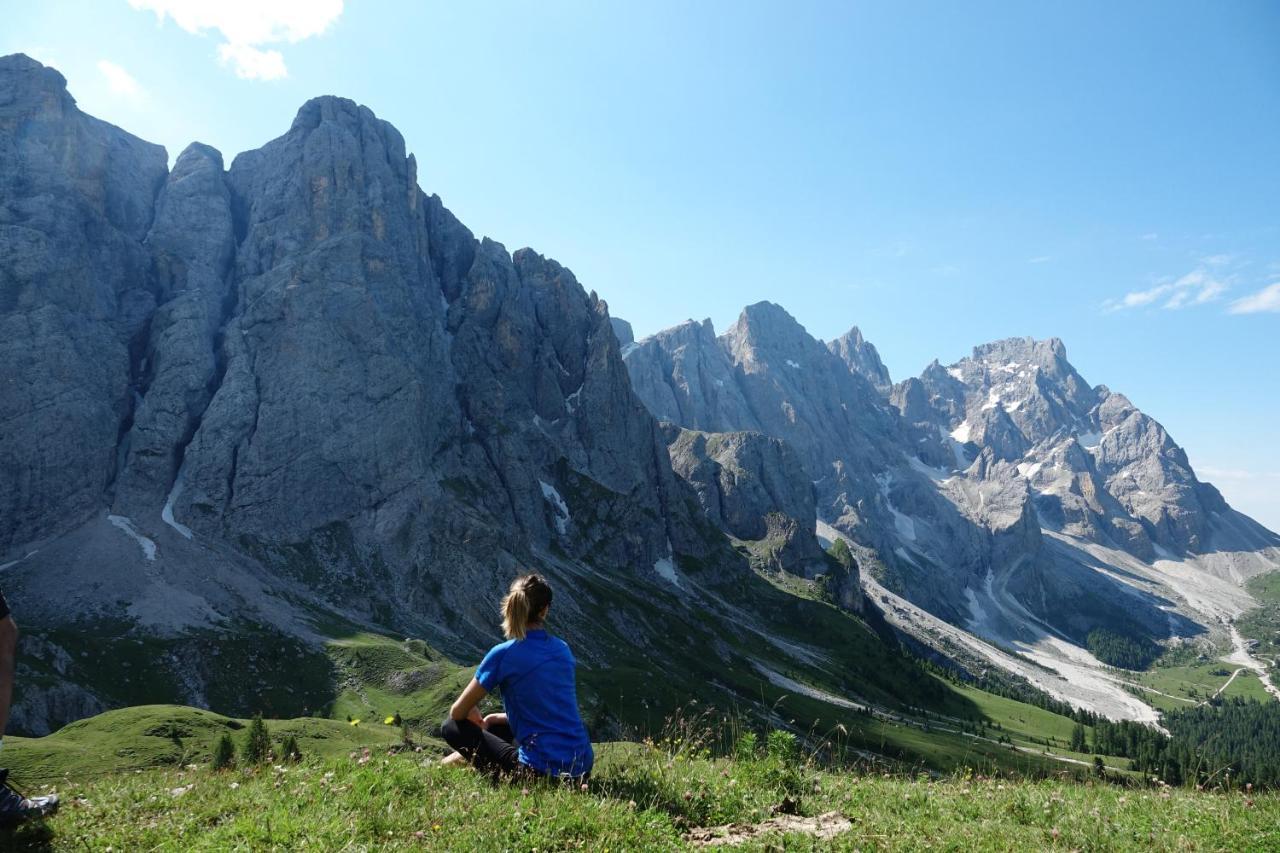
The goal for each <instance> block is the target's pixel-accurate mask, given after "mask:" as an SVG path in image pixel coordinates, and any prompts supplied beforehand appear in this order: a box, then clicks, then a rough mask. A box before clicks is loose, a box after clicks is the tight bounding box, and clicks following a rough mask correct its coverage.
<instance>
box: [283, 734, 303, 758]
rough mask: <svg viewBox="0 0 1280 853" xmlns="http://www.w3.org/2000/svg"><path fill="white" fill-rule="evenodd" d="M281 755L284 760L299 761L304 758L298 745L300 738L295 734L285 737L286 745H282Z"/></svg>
mask: <svg viewBox="0 0 1280 853" xmlns="http://www.w3.org/2000/svg"><path fill="white" fill-rule="evenodd" d="M280 753H281V754H280V757H281V759H283V760H284V761H291V762H294V763H297V762H299V761H301V760H302V750H301V749H300V748H299V747H298V739H297V738H296V737H294V736H293V735H289V737H287V738H285V741H284V746H283V747H281V750H280Z"/></svg>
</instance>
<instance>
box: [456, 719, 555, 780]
mask: <svg viewBox="0 0 1280 853" xmlns="http://www.w3.org/2000/svg"><path fill="white" fill-rule="evenodd" d="M440 734H441V735H442V736H443V737H444V739H445V742H446V743H448V744H449V746H451V747H453V748H454V749H456V750H457V751H458V752H460V753H462V757H463V758H465V759H467V761H470V762H471V763H472V764H473V765H475V767H476V769H477V770H481V771H484V772H485V773H488V774H490V775H491V776H495V777H497V776H521V775H531V776H532V775H537V774H536V772H535V771H534V770H533V768H531V767H529V766H528V765H527V764H521V763H520V756H519V750H517V749H516V745H515V739H516V736H515V733H514V732H513V731H511V726H509V725H507V724H506V723H496V724H494V725H491V726H489V727H488V728H487V729H482V728H480V727H479V726H477V725H476V724H475V723H473V722H471V721H470V720H454V719H448V720H445V721H444V725H443V726H441V727H440Z"/></svg>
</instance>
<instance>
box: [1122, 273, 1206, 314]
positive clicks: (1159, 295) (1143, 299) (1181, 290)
mask: <svg viewBox="0 0 1280 853" xmlns="http://www.w3.org/2000/svg"><path fill="white" fill-rule="evenodd" d="M1229 286H1230V284H1229V280H1224V279H1223V278H1222V277H1220V276H1217V275H1215V274H1211V273H1210V272H1209V270H1208V269H1206V268H1205V267H1204V266H1201V267H1197V268H1196V269H1194V270H1192V271H1191V272H1189V273H1187V274H1186V275H1184V276H1182V278H1179V279H1177V280H1176V281H1167V282H1164V283H1163V284H1158V285H1156V286H1155V287H1150V288H1147V289H1146V290H1134V291H1131V292H1129V293H1126V294H1125V295H1124V296H1122V297H1121V298H1119V299H1108V300H1106V301H1104V302H1103V303H1102V309H1103V310H1104V311H1108V312H1112V311H1124V310H1125V309H1128V308H1143V307H1146V306H1148V305H1155V304H1156V303H1161V305H1160V307H1161V308H1167V309H1170V310H1176V309H1178V308H1186V307H1188V306H1191V305H1204V304H1205V303H1207V302H1213V301H1214V300H1215V299H1217V298H1218V297H1219V296H1221V295H1222V293H1223V292H1224V291H1225V290H1226V289H1227V288H1228V287H1229Z"/></svg>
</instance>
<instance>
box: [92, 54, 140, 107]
mask: <svg viewBox="0 0 1280 853" xmlns="http://www.w3.org/2000/svg"><path fill="white" fill-rule="evenodd" d="M98 71H99V72H101V73H102V76H103V77H104V78H106V81H107V88H109V89H110V90H111V92H112V94H116V95H123V96H124V97H126V98H134V99H136V98H141V97H142V96H143V95H144V94H145V92H143V90H142V86H141V85H139V84H138V81H137V80H135V79H134V77H133V75H132V74H130V73H129V72H128V71H125V70H124V69H123V68H121V67H120V66H119V65H116V64H115V63H114V62H111V61H110V60H107V59H99V60H98Z"/></svg>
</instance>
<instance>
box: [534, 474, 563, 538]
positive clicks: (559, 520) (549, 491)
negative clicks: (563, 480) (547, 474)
mask: <svg viewBox="0 0 1280 853" xmlns="http://www.w3.org/2000/svg"><path fill="white" fill-rule="evenodd" d="M538 485H539V486H541V487H542V497H543V498H545V499H546V501H547V502H548V503H550V504H551V505H552V506H553V507H555V511H556V517H555V525H556V532H557V533H559V534H560V535H561V536H563V535H565V532H566V531H567V530H568V528H569V520H570V515H569V505H568V504H566V503H565V502H564V498H562V497H560V493H559V492H558V491H556V487H555V486H553V485H551V484H550V483H548V482H547V481H545V480H539V481H538Z"/></svg>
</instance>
